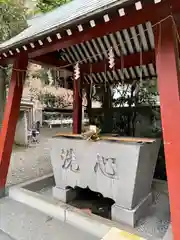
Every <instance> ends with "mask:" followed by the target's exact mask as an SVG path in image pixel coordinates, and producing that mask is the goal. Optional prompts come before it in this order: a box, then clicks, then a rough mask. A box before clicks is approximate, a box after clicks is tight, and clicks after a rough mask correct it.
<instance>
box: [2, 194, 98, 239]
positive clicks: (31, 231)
mask: <svg viewBox="0 0 180 240" xmlns="http://www.w3.org/2000/svg"><path fill="white" fill-rule="evenodd" d="M0 213H1V214H0V229H2V231H4V232H6V233H7V234H9V235H10V236H12V237H13V238H14V239H16V240H33V239H34V240H50V239H52V240H72V239H78V240H99V238H97V237H95V236H93V235H91V234H89V233H88V232H85V231H82V230H80V229H77V228H76V227H73V226H72V225H69V224H67V223H65V222H63V221H58V220H56V219H54V218H52V217H50V216H47V215H45V214H44V213H41V212H39V211H37V210H35V209H33V208H30V207H28V206H26V205H24V204H21V203H18V202H16V201H14V200H12V199H10V198H8V197H7V198H4V199H0ZM0 233H1V232H0ZM2 236H3V237H4V239H3V238H1V235H0V240H13V239H11V238H7V236H6V235H4V234H3V235H2ZM5 236H6V238H5Z"/></svg>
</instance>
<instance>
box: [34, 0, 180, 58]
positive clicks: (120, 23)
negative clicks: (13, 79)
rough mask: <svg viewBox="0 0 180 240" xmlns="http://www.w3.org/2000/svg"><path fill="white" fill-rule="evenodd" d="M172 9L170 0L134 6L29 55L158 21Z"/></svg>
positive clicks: (47, 51) (47, 44)
mask: <svg viewBox="0 0 180 240" xmlns="http://www.w3.org/2000/svg"><path fill="white" fill-rule="evenodd" d="M178 10H179V9H178ZM171 11H172V10H171V7H170V4H169V1H168V0H167V1H163V2H161V3H158V4H152V3H151V4H146V5H145V6H144V7H143V8H142V9H141V10H136V9H135V8H134V9H132V10H130V11H129V12H128V13H127V14H125V15H124V16H121V17H120V16H116V17H114V18H111V19H110V21H109V22H104V23H101V24H97V25H96V26H94V27H92V28H89V29H87V30H84V31H82V32H77V33H75V34H72V35H70V36H66V37H63V38H62V39H56V40H55V39H53V40H52V42H51V43H47V42H46V43H45V44H44V45H43V46H41V47H39V48H38V49H36V48H34V50H33V51H32V52H31V53H29V56H30V57H36V56H40V55H43V54H46V53H49V52H53V51H56V50H59V49H62V48H67V47H69V46H72V45H75V44H79V43H81V42H85V41H89V40H91V39H94V38H98V37H102V36H104V35H107V34H110V33H113V32H116V31H121V30H123V29H127V28H130V27H132V26H136V25H138V24H143V23H145V22H147V21H151V22H152V23H156V22H158V21H160V20H161V19H163V18H165V17H167V16H168V15H170V14H171ZM152 13H153V14H152Z"/></svg>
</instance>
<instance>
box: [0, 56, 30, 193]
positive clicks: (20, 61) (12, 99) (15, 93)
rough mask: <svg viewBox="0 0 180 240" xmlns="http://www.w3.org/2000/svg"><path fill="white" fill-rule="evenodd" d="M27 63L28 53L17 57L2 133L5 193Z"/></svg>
mask: <svg viewBox="0 0 180 240" xmlns="http://www.w3.org/2000/svg"><path fill="white" fill-rule="evenodd" d="M27 65H28V57H27V55H20V57H18V58H17V59H15V61H14V65H13V70H12V76H11V82H10V87H9V93H8V98H7V102H6V106H5V111H4V119H3V122H2V128H1V133H0V194H2V193H3V191H4V188H5V184H6V178H7V174H8V168H9V164H10V158H11V152H12V146H13V142H14V135H15V130H16V123H17V120H18V116H19V110H20V103H21V96H22V91H23V83H24V80H25V75H26V69H27ZM18 69H19V71H18Z"/></svg>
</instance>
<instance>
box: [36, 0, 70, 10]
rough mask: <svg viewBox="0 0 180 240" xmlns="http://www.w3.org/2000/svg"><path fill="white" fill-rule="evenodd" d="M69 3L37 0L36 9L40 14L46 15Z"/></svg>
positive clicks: (54, 0) (64, 0) (66, 0)
mask: <svg viewBox="0 0 180 240" xmlns="http://www.w3.org/2000/svg"><path fill="white" fill-rule="evenodd" d="M70 1H71V0H53V1H52V0H38V1H37V5H36V7H37V9H38V10H39V11H40V12H43V13H46V12H49V11H51V10H53V9H55V8H57V7H59V6H61V5H63V4H65V3H68V2H70Z"/></svg>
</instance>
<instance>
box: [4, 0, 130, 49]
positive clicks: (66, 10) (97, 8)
mask: <svg viewBox="0 0 180 240" xmlns="http://www.w3.org/2000/svg"><path fill="white" fill-rule="evenodd" d="M127 2H133V0H101V1H97V0H91V1H89V0H73V1H72V2H70V3H68V4H65V5H63V6H61V7H59V8H57V9H55V10H53V11H52V12H49V13H46V14H43V15H40V16H39V17H38V18H37V19H36V20H37V21H30V22H31V23H32V25H31V26H29V27H28V28H26V29H25V30H24V31H23V32H21V33H20V34H18V35H17V36H15V37H13V38H11V39H9V40H8V41H5V42H4V43H2V44H0V51H3V50H7V49H9V48H15V47H17V46H18V45H21V44H26V43H27V42H30V41H32V40H33V39H35V38H38V37H43V36H44V35H46V34H50V33H52V32H54V31H57V30H58V29H60V28H65V27H66V26H70V25H72V24H74V23H76V22H77V21H83V20H85V19H86V18H89V17H92V16H94V15H96V14H97V13H101V12H103V11H105V10H109V9H111V8H113V7H115V6H120V5H122V4H123V3H127Z"/></svg>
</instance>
